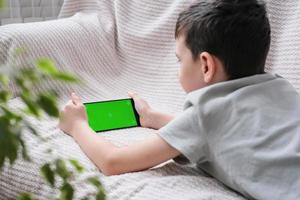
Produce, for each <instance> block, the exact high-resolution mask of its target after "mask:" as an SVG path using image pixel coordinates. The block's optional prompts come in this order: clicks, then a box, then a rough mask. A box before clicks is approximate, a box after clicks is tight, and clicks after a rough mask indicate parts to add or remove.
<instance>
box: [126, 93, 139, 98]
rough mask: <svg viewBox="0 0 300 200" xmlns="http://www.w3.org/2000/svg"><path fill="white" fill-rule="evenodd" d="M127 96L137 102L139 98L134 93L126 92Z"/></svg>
mask: <svg viewBox="0 0 300 200" xmlns="http://www.w3.org/2000/svg"><path fill="white" fill-rule="evenodd" d="M128 95H129V96H130V97H132V98H133V99H134V100H137V99H138V98H139V95H138V94H137V93H135V92H131V91H130V92H128Z"/></svg>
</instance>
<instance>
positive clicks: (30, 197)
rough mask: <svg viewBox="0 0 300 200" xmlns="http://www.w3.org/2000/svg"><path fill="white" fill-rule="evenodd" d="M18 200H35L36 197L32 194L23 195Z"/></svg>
mask: <svg viewBox="0 0 300 200" xmlns="http://www.w3.org/2000/svg"><path fill="white" fill-rule="evenodd" d="M18 200H34V197H33V195H32V194H29V193H22V194H20V195H19V197H18Z"/></svg>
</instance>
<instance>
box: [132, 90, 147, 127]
mask: <svg viewBox="0 0 300 200" xmlns="http://www.w3.org/2000/svg"><path fill="white" fill-rule="evenodd" d="M128 95H129V96H130V97H131V98H133V101H134V105H135V109H136V111H137V112H138V114H139V116H140V123H141V126H142V127H145V128H152V125H151V124H152V122H151V121H152V120H151V111H152V109H151V107H150V106H149V104H148V103H147V102H146V101H145V100H144V99H142V98H141V97H140V96H139V95H138V94H137V93H135V92H128Z"/></svg>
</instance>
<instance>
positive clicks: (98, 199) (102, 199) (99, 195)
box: [96, 189, 106, 200]
mask: <svg viewBox="0 0 300 200" xmlns="http://www.w3.org/2000/svg"><path fill="white" fill-rule="evenodd" d="M100 190H101V191H99V192H98V193H97V195H96V200H105V199H106V196H105V193H104V192H103V191H102V189H100Z"/></svg>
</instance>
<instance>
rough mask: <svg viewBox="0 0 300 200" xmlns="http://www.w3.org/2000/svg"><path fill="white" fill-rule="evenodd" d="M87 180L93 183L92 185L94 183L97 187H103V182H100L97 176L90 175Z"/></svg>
mask: <svg viewBox="0 0 300 200" xmlns="http://www.w3.org/2000/svg"><path fill="white" fill-rule="evenodd" d="M87 181H88V182H89V183H91V184H92V185H94V186H95V187H96V188H101V187H102V184H101V183H100V181H99V180H98V178H97V177H89V178H88V179H87Z"/></svg>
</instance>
